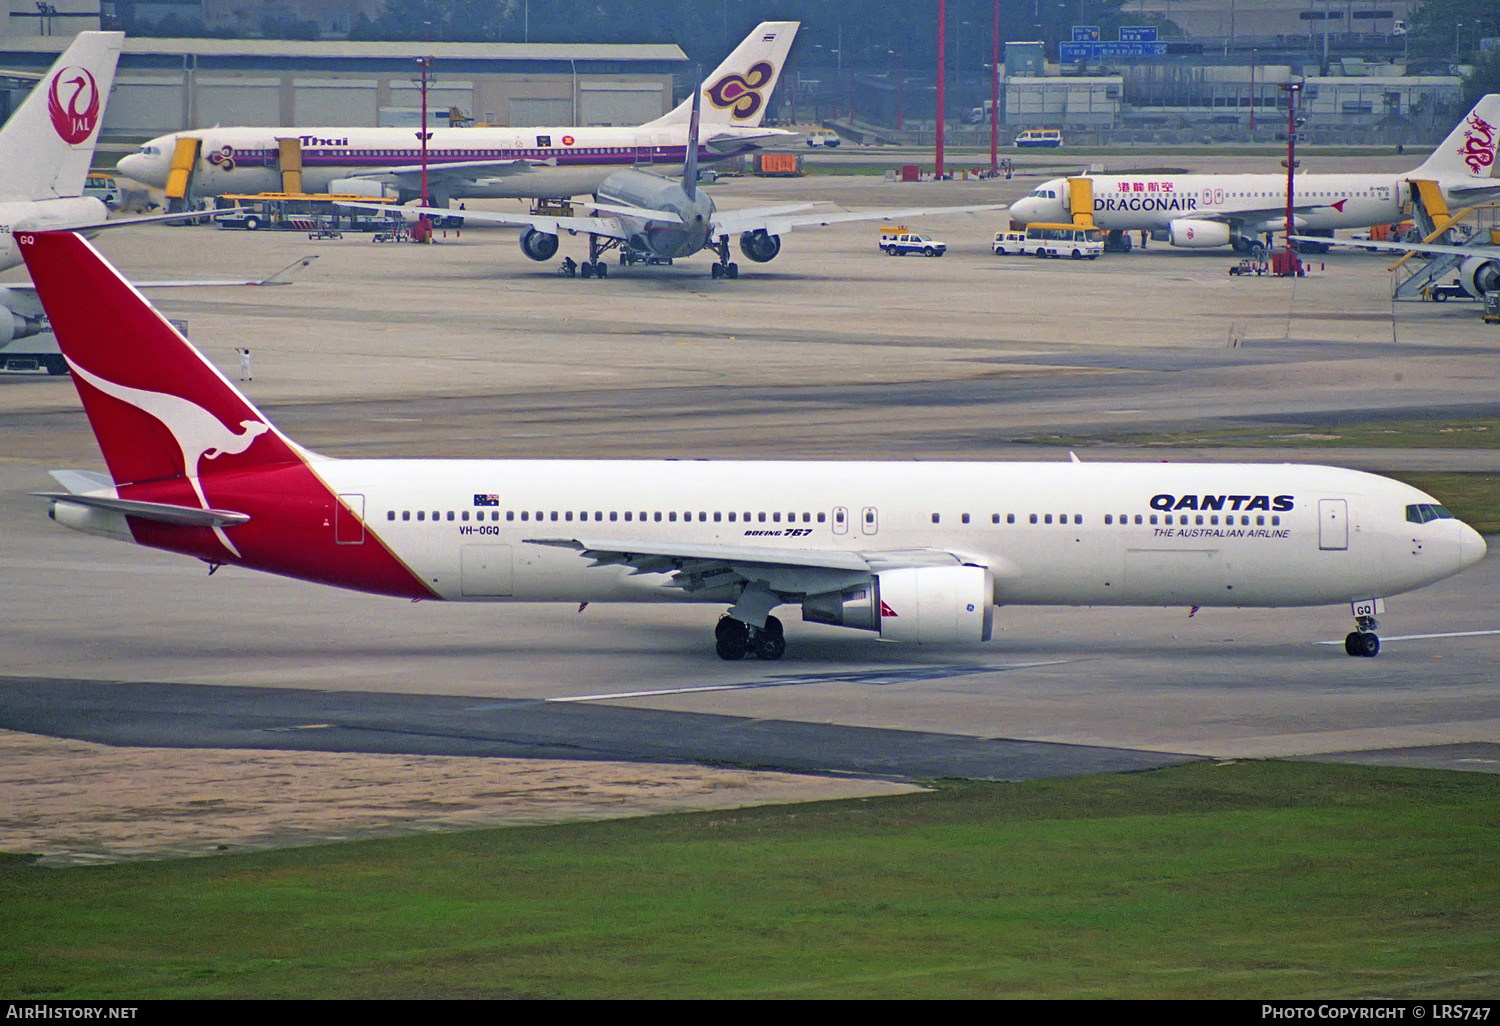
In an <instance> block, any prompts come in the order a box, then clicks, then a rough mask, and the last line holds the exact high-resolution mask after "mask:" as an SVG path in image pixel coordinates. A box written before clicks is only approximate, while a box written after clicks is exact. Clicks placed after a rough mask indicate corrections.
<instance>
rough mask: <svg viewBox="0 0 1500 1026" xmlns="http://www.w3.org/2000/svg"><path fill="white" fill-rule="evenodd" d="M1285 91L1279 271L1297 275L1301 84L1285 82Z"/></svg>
mask: <svg viewBox="0 0 1500 1026" xmlns="http://www.w3.org/2000/svg"><path fill="white" fill-rule="evenodd" d="M1281 88H1283V89H1285V90H1286V253H1285V254H1284V255H1283V257H1282V259H1284V260H1285V261H1286V263H1284V264H1283V265H1282V267H1281V269H1280V273H1281V274H1284V275H1295V274H1296V273H1297V254H1296V253H1295V252H1294V251H1293V250H1292V230H1293V226H1292V219H1293V218H1292V211H1293V207H1294V204H1295V194H1294V193H1293V191H1292V190H1293V188H1294V187H1295V185H1296V176H1297V94H1298V93H1299V92H1301V91H1302V83H1301V82H1287V83H1286V84H1285V85H1283V86H1282V87H1281Z"/></svg>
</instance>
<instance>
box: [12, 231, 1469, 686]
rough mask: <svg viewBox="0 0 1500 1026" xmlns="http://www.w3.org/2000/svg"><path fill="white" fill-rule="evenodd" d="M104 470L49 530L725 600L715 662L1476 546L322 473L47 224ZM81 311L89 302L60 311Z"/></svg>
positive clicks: (560, 472)
mask: <svg viewBox="0 0 1500 1026" xmlns="http://www.w3.org/2000/svg"><path fill="white" fill-rule="evenodd" d="M19 242H20V244H21V248H22V252H23V254H24V256H25V258H26V263H27V266H28V267H29V268H30V270H31V274H32V277H33V279H34V280H35V281H36V284H37V288H38V289H39V290H40V293H41V296H42V301H43V303H44V304H45V305H46V309H47V313H48V315H49V316H50V317H51V319H52V323H53V326H54V329H55V331H56V333H57V337H58V341H59V343H60V344H61V346H62V349H63V353H64V354H65V356H66V357H67V359H68V363H69V365H70V366H71V368H72V370H73V373H74V382H75V384H76V386H77V388H78V394H79V397H80V399H81V400H82V402H83V406H84V410H85V411H86V413H87V414H88V418H89V423H90V425H91V426H92V428H93V430H94V433H95V435H96V437H97V438H98V441H99V446H100V448H101V450H102V451H103V455H104V462H105V464H106V466H107V467H108V471H109V473H108V475H102V474H97V473H88V472H81V471H57V472H54V477H55V478H56V479H57V480H58V481H59V483H60V484H62V485H63V487H64V488H65V489H66V491H61V492H48V493H43V497H45V498H47V499H49V500H50V515H51V517H52V518H53V519H54V520H55V521H56V522H58V523H60V524H63V525H65V526H67V527H71V528H75V529H77V530H80V531H84V532H87V533H90V534H97V535H103V536H105V537H111V538H118V539H121V540H124V541H134V542H136V543H138V544H142V545H147V546H151V547H153V548H159V549H164V550H167V551H171V552H176V553H181V554H183V555H187V556H192V557H195V558H197V559H200V560H203V561H204V562H206V563H208V564H209V567H210V569H211V570H212V569H215V568H217V567H219V566H221V565H225V564H233V565H236V566H243V567H247V568H251V569H257V570H264V571H268V572H271V573H276V574H282V575H285V576H288V577H294V578H299V579H302V580H307V581H314V582H318V583H323V584H332V585H336V586H339V587H343V588H350V589H355V590H358V591H365V592H373V593H377V594H382V595H391V596H396V597H400V598H405V599H435V600H448V601H484V602H505V601H511V602H641V601H686V602H702V603H708V604H710V605H719V606H722V607H727V612H726V613H725V614H724V615H723V616H722V618H721V619H720V620H719V622H718V626H717V627H716V628H715V632H714V633H715V641H716V648H717V651H718V654H719V655H720V656H721V657H723V658H725V659H739V658H742V657H744V656H745V655H746V654H747V653H754V654H755V655H756V656H758V657H759V658H762V659H777V658H780V656H781V655H782V653H783V652H784V651H785V646H786V641H785V635H784V632H783V628H782V625H781V622H780V620H778V619H777V618H776V617H775V616H773V615H772V611H773V610H774V609H776V608H777V607H778V606H782V605H787V604H791V605H800V606H801V610H802V616H803V619H805V620H811V621H815V622H818V623H826V624H834V625H840V626H844V627H851V628H855V629H860V630H865V631H870V632H873V633H875V634H878V635H879V636H880V637H882V638H887V639H894V640H899V641H909V642H927V643H939V644H947V643H957V642H981V641H985V640H987V639H988V638H989V637H990V634H991V628H992V624H993V618H994V613H995V609H996V607H997V606H1003V605H1007V604H1011V605H1027V604H1043V605H1072V606H1081V605H1122V606H1166V605H1180V606H1193V605H1196V606H1231V607H1240V606H1316V605H1327V604H1333V603H1344V602H1348V603H1352V609H1353V612H1354V613H1355V615H1356V626H1357V629H1356V630H1355V631H1354V632H1352V633H1351V634H1350V635H1349V636H1348V639H1347V640H1346V643H1345V647H1346V650H1347V651H1348V652H1349V654H1350V655H1375V654H1376V653H1377V652H1378V651H1379V648H1380V642H1379V638H1378V637H1377V636H1376V634H1375V633H1374V631H1375V627H1376V623H1375V619H1374V616H1375V614H1376V613H1377V612H1379V611H1380V601H1379V600H1380V599H1381V598H1382V597H1383V596H1387V595H1392V594H1395V593H1397V592H1403V591H1408V590H1411V589H1414V588H1420V587H1423V586H1424V585H1428V584H1431V583H1433V582H1435V581H1439V580H1442V579H1443V578H1445V577H1448V576H1450V575H1452V574H1455V573H1458V572H1459V571H1460V570H1463V569H1464V568H1466V567H1469V566H1472V565H1473V564H1474V563H1476V562H1478V561H1479V560H1480V559H1481V558H1482V557H1483V556H1484V554H1485V543H1484V539H1483V538H1481V537H1480V536H1479V534H1478V533H1476V532H1475V531H1474V530H1472V529H1471V528H1469V527H1468V526H1467V525H1465V524H1463V523H1461V522H1459V521H1458V520H1456V519H1454V518H1453V517H1452V516H1451V515H1450V514H1449V513H1448V512H1447V511H1446V510H1445V509H1443V507H1442V506H1441V505H1440V504H1439V503H1438V502H1437V500H1436V499H1434V498H1433V497H1432V496H1430V495H1427V494H1425V493H1423V492H1421V491H1419V490H1418V489H1416V488H1412V487H1410V486H1408V485H1405V484H1401V483H1399V482H1396V481H1392V480H1389V479H1386V478H1383V477H1377V476H1375V475H1373V474H1366V473H1361V472H1358V471H1353V470H1343V469H1339V468H1335V467H1318V466H1294V465H1286V464H1276V465H1267V464H1198V465H1194V464H1173V463H1142V464H1129V463H1081V462H1077V461H1074V462H1071V463H861V462H848V463H838V462H712V461H707V462H699V461H686V462H677V461H651V462H647V461H616V460H574V461H548V460H526V461H510V460H506V461H501V460H369V459H354V460H343V459H330V458H327V457H324V456H319V455H317V454H316V453H313V452H310V451H308V450H307V449H304V448H302V447H301V446H299V445H298V444H297V443H295V442H293V441H292V440H291V439H290V438H288V437H287V436H286V435H284V434H282V433H281V432H280V431H279V430H277V429H276V427H275V426H274V425H273V424H272V423H271V422H270V421H269V420H268V419H267V418H266V416H265V415H264V414H263V413H261V411H259V410H258V409H256V408H255V406H254V405H253V404H252V403H251V402H250V401H249V400H248V399H247V398H246V397H245V396H244V395H243V394H242V393H241V392H240V391H239V390H238V389H236V388H235V387H234V386H233V385H232V384H230V382H229V380H228V379H227V378H226V377H225V376H224V375H223V374H221V373H220V372H219V371H218V370H217V369H216V368H215V367H214V366H213V364H211V363H210V362H209V361H208V360H207V359H205V358H204V357H203V355H202V354H201V353H199V352H198V351H197V350H196V349H195V348H193V346H192V345H191V344H190V343H189V342H188V341H187V340H186V339H185V338H183V337H182V336H181V335H180V334H179V333H178V332H177V331H176V330H175V329H174V328H173V327H172V326H171V324H169V323H168V322H167V321H166V319H165V318H163V317H162V316H161V315H160V314H159V313H158V312H157V311H156V310H155V309H153V308H152V307H151V305H150V304H149V303H147V302H146V300H145V299H144V297H142V295H141V294H140V293H139V292H137V291H136V290H135V289H133V288H132V287H131V286H130V284H129V283H128V282H127V281H125V279H124V278H122V277H121V276H120V274H119V273H118V272H117V271H116V270H115V269H114V268H113V267H111V266H110V265H109V264H108V263H107V262H106V261H105V260H104V259H103V258H102V257H101V256H100V255H99V254H98V252H97V251H95V250H94V248H93V246H92V245H90V244H89V243H88V242H87V241H85V240H84V239H82V238H81V237H79V236H77V235H73V234H70V233H64V232H59V233H29V232H28V233H22V234H21V236H20V237H19ZM83 297H87V302H83V301H80V300H81V299H82V298H83Z"/></svg>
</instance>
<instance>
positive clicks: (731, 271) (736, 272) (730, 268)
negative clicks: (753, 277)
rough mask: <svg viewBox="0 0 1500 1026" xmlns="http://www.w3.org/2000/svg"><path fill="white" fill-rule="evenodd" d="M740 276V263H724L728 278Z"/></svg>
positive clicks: (725, 275)
mask: <svg viewBox="0 0 1500 1026" xmlns="http://www.w3.org/2000/svg"><path fill="white" fill-rule="evenodd" d="M739 276H740V265H739V264H732V263H731V264H725V265H724V277H726V278H738V277H739Z"/></svg>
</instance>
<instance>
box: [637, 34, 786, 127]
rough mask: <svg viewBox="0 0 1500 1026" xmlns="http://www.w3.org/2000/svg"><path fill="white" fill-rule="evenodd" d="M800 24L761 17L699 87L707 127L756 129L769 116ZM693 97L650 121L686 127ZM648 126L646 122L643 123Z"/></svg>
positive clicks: (689, 117) (649, 123)
mask: <svg viewBox="0 0 1500 1026" xmlns="http://www.w3.org/2000/svg"><path fill="white" fill-rule="evenodd" d="M800 26H801V22H796V21H763V22H761V23H760V24H759V25H757V26H756V27H755V31H753V32H751V33H750V34H749V35H748V36H746V37H745V41H744V42H742V43H741V44H740V45H739V46H737V47H736V48H735V50H734V52H733V53H731V54H730V55H729V56H728V57H727V58H725V60H724V63H723V64H720V65H719V66H718V68H716V69H715V70H714V73H713V74H712V75H709V76H708V78H706V79H704V80H703V82H702V83H701V84H700V85H699V86H698V96H699V97H700V98H701V102H702V110H703V123H704V124H705V125H736V126H742V127H745V128H755V127H756V126H758V125H759V124H760V122H761V119H762V118H764V117H765V116H766V103H767V101H768V100H770V98H771V91H772V90H774V89H775V88H776V83H777V81H778V80H779V79H780V78H781V71H782V69H783V68H785V67H786V55H787V51H789V50H791V48H792V40H794V39H796V38H797V29H798V28H799V27H800ZM692 110H693V100H692V97H689V98H688V99H686V100H683V101H682V102H681V103H679V104H678V105H677V106H676V107H675V108H674V109H673V110H672V111H670V112H669V113H667V114H664V115H662V116H661V117H659V118H657V119H656V120H655V121H648V122H647V123H646V124H647V125H685V124H687V123H688V121H689V119H691V117H692ZM642 127H645V126H642Z"/></svg>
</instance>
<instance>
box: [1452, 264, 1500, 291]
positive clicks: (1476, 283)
mask: <svg viewBox="0 0 1500 1026" xmlns="http://www.w3.org/2000/svg"><path fill="white" fill-rule="evenodd" d="M1458 283H1459V284H1460V285H1462V286H1463V289H1464V291H1465V292H1467V293H1468V294H1469V295H1471V296H1473V297H1474V298H1475V299H1483V298H1484V295H1485V293H1487V292H1496V291H1500V260H1494V259H1492V258H1490V257H1478V256H1472V257H1468V258H1466V259H1465V260H1464V262H1463V263H1462V264H1460V265H1459V268H1458Z"/></svg>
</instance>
